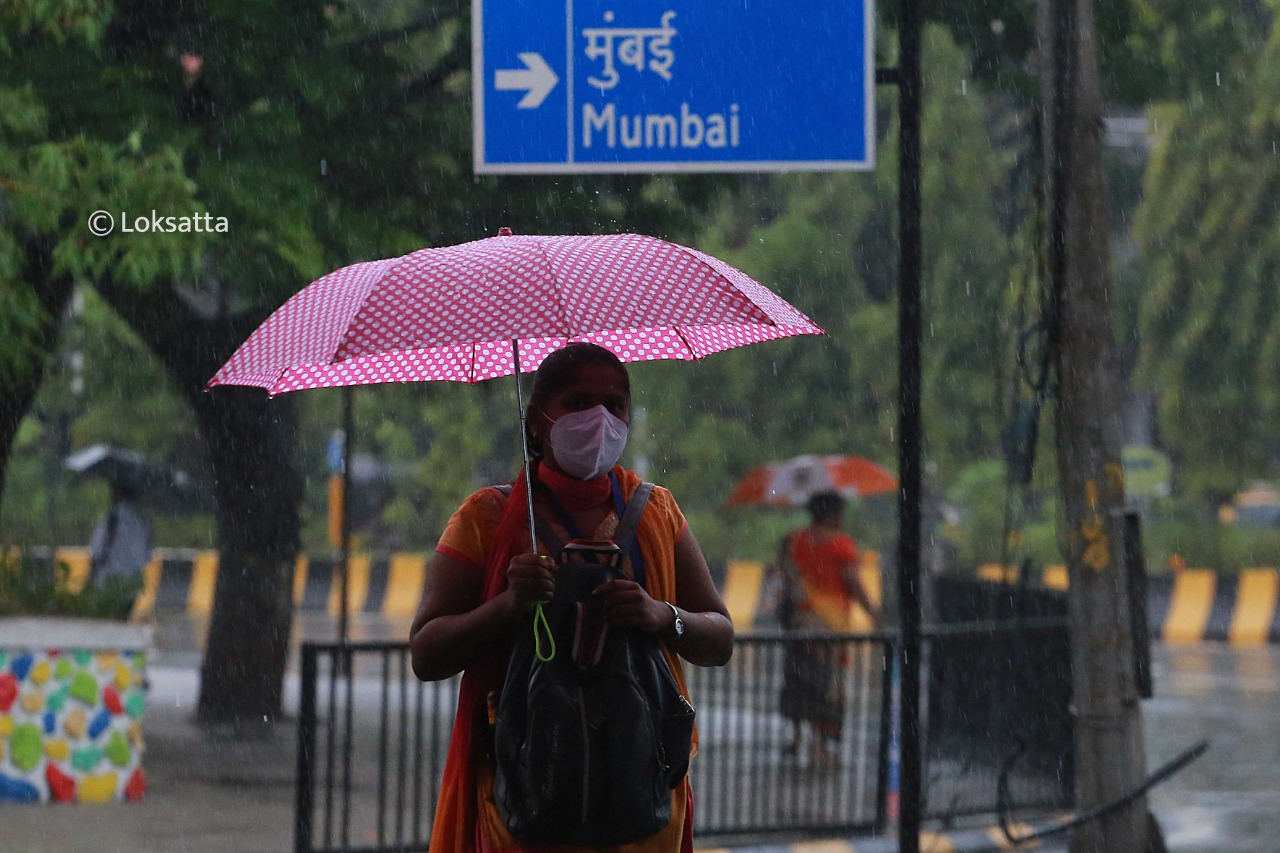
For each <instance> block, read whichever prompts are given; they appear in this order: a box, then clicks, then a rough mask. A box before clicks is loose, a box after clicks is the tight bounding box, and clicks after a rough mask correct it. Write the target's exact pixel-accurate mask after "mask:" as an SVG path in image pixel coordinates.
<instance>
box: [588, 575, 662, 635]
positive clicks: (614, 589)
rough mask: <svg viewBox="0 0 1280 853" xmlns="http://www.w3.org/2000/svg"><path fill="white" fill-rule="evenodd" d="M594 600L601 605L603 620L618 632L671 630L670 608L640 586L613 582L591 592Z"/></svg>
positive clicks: (626, 582) (603, 584)
mask: <svg viewBox="0 0 1280 853" xmlns="http://www.w3.org/2000/svg"><path fill="white" fill-rule="evenodd" d="M593 595H595V597H596V598H597V599H599V600H601V601H602V602H603V603H604V618H605V621H606V622H608V623H609V624H610V625H612V626H615V627H618V628H634V629H636V630H638V631H644V632H645V633H647V634H657V633H659V632H661V631H663V630H665V629H667V628H669V627H670V626H671V622H672V616H671V608H670V607H668V606H667V605H666V604H665V603H664V602H661V601H655V600H654V599H653V598H652V597H651V596H650V595H649V593H648V592H647V591H646V590H645V589H644V588H643V587H642V586H640V584H638V583H636V582H635V581H629V580H613V581H609V582H607V583H602V584H600V586H598V587H596V588H595V592H594V593H593Z"/></svg>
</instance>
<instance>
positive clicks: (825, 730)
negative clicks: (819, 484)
mask: <svg viewBox="0 0 1280 853" xmlns="http://www.w3.org/2000/svg"><path fill="white" fill-rule="evenodd" d="M844 507H845V499H844V498H843V497H841V496H840V494H839V493H837V492H834V491H827V492H818V493H817V494H814V495H813V496H811V497H810V498H809V500H808V502H807V504H806V508H807V509H808V511H809V517H810V523H809V526H807V527H805V528H802V529H800V530H795V531H792V532H791V533H789V534H787V536H786V537H785V538H784V539H783V541H782V545H781V547H780V548H779V553H778V566H779V568H780V570H781V573H782V576H783V585H784V593H783V599H784V601H785V602H787V606H785V607H784V608H783V612H782V614H781V621H782V625H783V627H784V628H794V629H799V630H809V631H835V632H843V631H848V630H849V628H850V625H849V609H850V605H851V604H853V603H854V602H856V603H857V604H858V605H860V606H861V607H862V608H863V609H864V610H866V612H867V614H868V615H869V616H870V617H871V619H872V621H873V622H878V621H879V612H878V610H877V609H876V607H875V605H873V604H872V603H871V598H870V596H868V595H867V591H866V589H865V588H864V587H863V586H862V582H861V581H860V580H859V579H858V546H857V544H856V543H855V542H854V540H853V537H851V536H849V535H848V534H846V533H844V532H843V531H842V530H841V522H842V521H843V520H844ZM844 664H845V659H844V651H843V649H842V648H840V647H839V646H837V645H834V644H832V643H829V642H818V641H799V642H793V643H791V644H789V645H788V646H787V653H786V657H785V660H784V662H783V681H782V694H781V710H782V715H783V716H784V717H785V718H786V719H787V720H789V721H790V722H791V725H792V731H793V737H792V741H791V743H790V745H789V746H788V747H786V749H785V751H786V752H787V753H789V754H795V753H797V752H798V751H799V749H800V745H801V742H802V740H803V737H804V731H805V727H806V726H807V727H808V729H809V730H810V731H811V737H812V744H811V745H812V749H813V753H812V754H813V758H814V761H815V763H831V762H833V761H834V760H835V756H836V753H835V745H836V744H838V743H839V742H840V737H841V734H842V725H843V722H844V678H843V676H844Z"/></svg>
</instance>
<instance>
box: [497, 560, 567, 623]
mask: <svg viewBox="0 0 1280 853" xmlns="http://www.w3.org/2000/svg"><path fill="white" fill-rule="evenodd" d="M555 570H556V563H555V560H553V559H551V558H550V557H540V556H538V555H537V554H517V555H516V556H514V557H512V558H511V562H510V564H508V565H507V589H508V591H510V593H511V597H512V599H513V600H514V602H515V606H516V609H517V610H528V609H529V608H531V607H533V605H534V604H536V603H538V602H539V601H550V600H551V596H552V595H553V594H554V593H555V591H556V576H555Z"/></svg>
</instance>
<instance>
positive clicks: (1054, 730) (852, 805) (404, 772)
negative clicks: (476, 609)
mask: <svg viewBox="0 0 1280 853" xmlns="http://www.w3.org/2000/svg"><path fill="white" fill-rule="evenodd" d="M924 638H925V649H926V660H925V666H926V672H928V673H929V675H928V683H927V694H926V695H928V696H929V702H928V707H926V709H925V710H926V725H927V729H926V732H927V735H926V744H925V750H924V760H925V767H924V771H925V774H926V775H925V779H926V790H925V792H924V793H925V815H926V817H928V818H932V819H935V820H940V819H947V818H951V817H955V816H959V815H965V814H976V813H993V812H995V811H997V809H998V808H999V807H1000V806H1001V805H1004V806H1007V807H1010V808H1017V809H1025V808H1032V807H1055V808H1056V807H1070V805H1071V803H1072V793H1073V788H1072V781H1071V780H1072V775H1071V774H1072V770H1071V760H1072V745H1071V727H1070V718H1069V715H1068V711H1067V708H1068V704H1069V701H1070V665H1069V660H1068V658H1069V646H1068V636H1067V629H1066V623H1065V620H1062V619H1059V618H1054V617H1048V618H1045V617H1040V618H1031V619H1020V620H1014V621H990V620H987V621H975V622H969V623H964V624H953V625H943V626H932V627H930V628H927V629H926V630H925V632H924ZM802 650H803V651H805V652H806V653H808V654H810V655H812V654H814V653H815V652H817V653H819V654H820V655H821V656H824V657H825V658H826V659H827V660H835V661H838V662H839V665H838V667H837V672H838V673H839V676H838V678H836V679H835V681H834V684H835V688H836V690H835V695H834V696H832V697H831V705H832V707H834V708H837V709H838V711H839V713H838V718H839V726H838V727H839V737H838V739H837V740H836V741H835V749H834V751H833V754H832V755H830V756H823V757H821V758H815V757H814V756H811V755H809V753H808V751H807V749H804V748H802V749H800V750H798V751H795V752H792V751H791V750H789V749H788V746H789V744H790V742H791V740H792V735H793V729H792V721H791V720H790V719H789V718H788V716H787V708H786V707H784V704H790V703H784V694H785V692H786V691H787V690H788V689H790V688H791V687H792V685H790V684H789V682H788V679H787V676H786V673H787V671H788V668H794V667H795V665H796V663H795V661H796V658H795V655H796V654H797V653H798V652H800V651H802ZM896 650H897V644H896V641H895V639H894V637H893V636H892V635H888V634H873V635H852V634H826V633H801V632H780V631H773V632H756V633H753V634H747V635H739V637H738V638H737V639H736V640H735V641H734V654H733V658H732V660H731V661H730V662H729V664H728V665H727V666H724V667H719V668H700V667H693V666H686V670H685V671H686V675H687V676H688V680H689V688H690V693H691V694H692V697H693V701H694V705H695V707H696V708H697V709H698V735H699V752H698V755H697V757H696V758H695V759H694V760H693V762H692V764H691V769H690V774H691V784H692V787H693V792H694V826H695V827H696V831H697V834H698V836H699V837H700V838H708V837H712V838H714V837H719V838H726V837H729V836H747V835H752V836H767V835H775V836H776V835H821V834H826V835H845V836H847V835H849V834H853V833H857V832H862V831H879V830H882V829H884V828H885V826H886V824H887V822H888V821H889V820H890V819H891V817H892V815H890V814H888V813H887V811H886V804H887V803H888V802H890V801H891V799H892V798H891V797H888V796H886V795H887V794H889V793H890V791H889V788H890V778H891V773H890V760H891V754H892V753H893V749H892V733H891V731H890V716H891V715H890V710H891V702H892V672H893V666H892V661H893V660H894V656H895V654H896ZM793 672H794V670H793ZM458 683H459V679H458V678H453V679H449V680H447V681H442V682H433V683H425V684H424V683H422V682H419V681H418V680H417V679H416V678H415V677H414V675H413V672H412V671H411V669H410V665H409V647H408V644H406V643H352V644H348V645H346V646H343V645H340V644H336V643H306V644H304V645H303V647H302V696H301V701H300V704H299V719H298V753H297V762H298V764H297V792H296V796H297V801H296V818H295V820H296V823H295V832H294V839H295V843H294V849H295V851H296V853H338V851H341V853H384V852H385V853H392V851H396V852H397V853H399V852H400V851H403V853H409V851H425V850H427V849H428V846H429V842H430V836H431V825H432V821H433V819H434V817H435V807H436V798H437V796H438V793H439V782H440V777H441V775H442V772H443V769H444V761H445V754H446V752H447V750H448V744H449V737H450V733H451V730H452V726H453V718H454V712H455V708H456V704H457V692H458ZM1002 798H1003V800H1004V802H1002Z"/></svg>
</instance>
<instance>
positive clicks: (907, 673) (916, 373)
mask: <svg viewBox="0 0 1280 853" xmlns="http://www.w3.org/2000/svg"><path fill="white" fill-rule="evenodd" d="M921 7H922V0H902V3H901V7H900V18H899V21H898V104H899V107H898V145H899V155H898V239H899V251H900V255H899V262H898V398H899V411H898V432H899V436H898V441H899V450H898V471H899V474H898V483H899V488H900V492H899V495H898V605H899V610H900V613H899V618H900V621H901V624H902V685H901V688H902V694H901V695H902V740H901V746H902V778H901V784H900V788H899V795H898V804H899V813H898V850H899V851H901V853H919V850H920V823H921V818H922V814H921V812H922V797H921V780H922V777H923V772H922V767H921V761H922V756H921V749H920V739H921V738H920V649H921V637H920V633H921V625H920V623H921V620H922V614H921V609H920V528H921V523H920V521H921V502H922V498H923V488H922V485H923V484H922V479H921V464H920V450H921V435H922V431H923V430H922V425H921V417H920V414H921V413H920V384H921V380H920V375H921V370H920V329H921V300H920V291H921V283H920V279H921V274H922V264H921V258H922V249H921V243H922V235H921V227H920V219H921V214H920V207H921V203H920V193H921V156H920V133H921V131H920V113H921V103H922V90H923V80H922V78H921V72H920V54H921V42H922V38H923V30H924V15H923V9H922V8H921Z"/></svg>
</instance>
